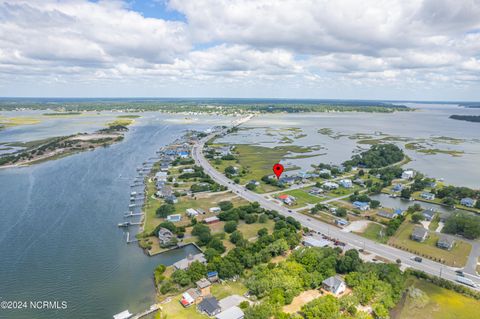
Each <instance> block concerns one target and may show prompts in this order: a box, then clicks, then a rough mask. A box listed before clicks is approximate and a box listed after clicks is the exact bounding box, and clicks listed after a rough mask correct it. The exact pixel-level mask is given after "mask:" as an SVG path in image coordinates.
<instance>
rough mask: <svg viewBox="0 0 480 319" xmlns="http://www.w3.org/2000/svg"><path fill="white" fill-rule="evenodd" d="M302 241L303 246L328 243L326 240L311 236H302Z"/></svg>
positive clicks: (321, 245)
mask: <svg viewBox="0 0 480 319" xmlns="http://www.w3.org/2000/svg"><path fill="white" fill-rule="evenodd" d="M302 243H303V245H304V246H305V247H327V246H328V245H329V244H330V242H329V241H328V240H325V239H315V238H313V237H303V242H302Z"/></svg>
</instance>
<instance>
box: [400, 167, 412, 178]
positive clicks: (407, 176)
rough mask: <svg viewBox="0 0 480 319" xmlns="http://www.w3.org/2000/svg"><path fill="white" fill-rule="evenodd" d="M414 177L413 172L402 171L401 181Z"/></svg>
mask: <svg viewBox="0 0 480 319" xmlns="http://www.w3.org/2000/svg"><path fill="white" fill-rule="evenodd" d="M414 177H415V171H413V170H411V169H408V170H405V171H403V173H402V179H412V178H414Z"/></svg>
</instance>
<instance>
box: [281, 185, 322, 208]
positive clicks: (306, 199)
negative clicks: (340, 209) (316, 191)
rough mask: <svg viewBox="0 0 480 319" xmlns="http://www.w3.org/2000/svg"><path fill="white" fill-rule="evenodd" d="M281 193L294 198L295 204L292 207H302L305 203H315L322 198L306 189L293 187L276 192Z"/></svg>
mask: <svg viewBox="0 0 480 319" xmlns="http://www.w3.org/2000/svg"><path fill="white" fill-rule="evenodd" d="M281 194H288V195H291V196H293V197H295V198H296V202H295V205H292V206H291V207H293V208H297V207H303V206H306V205H307V204H316V203H318V202H320V201H322V200H323V199H324V198H321V197H318V196H314V195H311V194H309V193H308V191H307V190H303V189H295V190H292V191H287V192H281V193H278V195H281Z"/></svg>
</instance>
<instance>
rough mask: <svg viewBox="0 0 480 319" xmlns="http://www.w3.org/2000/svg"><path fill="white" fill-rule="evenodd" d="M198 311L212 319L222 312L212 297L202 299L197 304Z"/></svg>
mask: <svg viewBox="0 0 480 319" xmlns="http://www.w3.org/2000/svg"><path fill="white" fill-rule="evenodd" d="M198 310H199V311H200V312H203V313H205V314H206V315H208V316H210V317H213V316H215V315H217V314H219V313H220V312H221V311H222V309H221V308H220V306H219V305H218V301H217V299H216V298H215V297H213V296H209V297H206V298H203V300H202V302H200V303H199V304H198Z"/></svg>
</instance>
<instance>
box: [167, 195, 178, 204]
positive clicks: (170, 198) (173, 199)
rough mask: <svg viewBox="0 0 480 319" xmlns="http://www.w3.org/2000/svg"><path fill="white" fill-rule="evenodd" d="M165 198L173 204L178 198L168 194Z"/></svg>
mask: <svg viewBox="0 0 480 319" xmlns="http://www.w3.org/2000/svg"><path fill="white" fill-rule="evenodd" d="M165 200H166V201H168V202H172V203H174V204H176V203H178V198H177V196H175V195H173V194H172V195H168V196H165Z"/></svg>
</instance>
